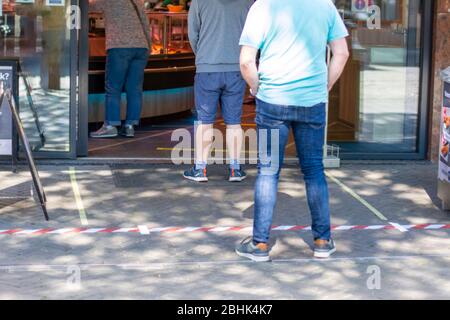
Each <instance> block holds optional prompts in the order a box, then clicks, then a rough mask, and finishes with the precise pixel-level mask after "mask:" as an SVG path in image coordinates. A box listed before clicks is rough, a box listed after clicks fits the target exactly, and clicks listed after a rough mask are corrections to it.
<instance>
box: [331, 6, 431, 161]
mask: <svg viewBox="0 0 450 320" xmlns="http://www.w3.org/2000/svg"><path fill="white" fill-rule="evenodd" d="M334 2H335V5H336V7H337V8H338V10H339V12H340V13H341V15H342V17H343V19H344V21H345V24H346V26H347V28H348V29H349V33H350V37H349V38H348V42H349V47H350V48H351V57H350V59H349V62H348V64H347V66H346V69H345V71H344V73H343V75H342V78H341V80H340V81H339V83H338V84H337V85H336V87H335V88H334V90H333V91H332V92H331V95H330V107H329V110H330V116H329V128H328V131H329V135H328V136H329V142H330V144H336V145H339V146H340V148H341V155H343V157H344V158H345V157H347V158H351V157H352V155H353V157H356V158H361V155H364V154H366V155H368V157H370V158H372V159H374V158H376V157H377V155H379V157H380V158H387V157H388V155H391V157H392V158H395V157H396V155H397V157H405V158H407V157H408V154H410V155H412V157H417V156H418V153H421V152H424V148H423V137H421V136H420V132H421V126H423V123H421V121H422V119H421V114H423V113H422V112H421V110H423V109H422V108H423V107H424V106H423V105H422V104H423V103H422V101H421V94H422V91H421V90H422V86H423V85H424V83H425V85H424V86H426V87H427V84H426V82H422V79H423V78H424V77H423V74H424V72H427V70H426V68H427V67H426V65H425V64H423V63H422V61H424V55H423V53H424V52H426V50H423V49H424V47H425V48H426V44H425V43H424V39H423V37H422V35H423V34H424V33H423V28H424V20H425V19H424V15H425V14H424V1H421V0H336V1H334ZM430 10H431V9H430ZM425 108H426V105H425ZM420 139H422V140H420ZM421 143H422V145H421ZM355 155H356V156H355Z"/></svg>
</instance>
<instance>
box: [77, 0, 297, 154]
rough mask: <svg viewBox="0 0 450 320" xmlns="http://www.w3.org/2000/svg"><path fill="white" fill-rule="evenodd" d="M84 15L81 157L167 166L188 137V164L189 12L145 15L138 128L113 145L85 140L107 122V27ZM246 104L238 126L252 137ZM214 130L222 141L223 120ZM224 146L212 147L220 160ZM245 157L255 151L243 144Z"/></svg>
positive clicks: (251, 113) (96, 15) (99, 17)
mask: <svg viewBox="0 0 450 320" xmlns="http://www.w3.org/2000/svg"><path fill="white" fill-rule="evenodd" d="M83 6H84V7H83ZM82 12H84V13H83V14H84V16H83V21H84V23H82V25H83V28H84V29H83V30H82V32H81V34H82V37H83V39H84V40H82V41H81V46H80V48H81V50H82V51H83V53H82V56H84V59H82V61H81V62H80V67H81V68H82V69H83V70H84V71H83V70H82V71H81V73H80V86H82V87H84V89H83V88H82V90H81V92H82V95H81V102H82V103H81V104H80V105H81V110H80V111H81V112H80V126H79V130H80V142H81V143H80V144H81V148H80V150H79V151H80V155H81V156H87V157H89V158H100V159H105V158H114V159H145V160H158V161H166V160H168V161H170V160H171V159H172V158H173V153H174V152H175V153H176V154H179V152H177V146H178V145H179V142H180V139H181V138H180V136H181V135H182V136H184V137H186V134H188V136H189V138H190V147H188V148H186V145H184V149H183V152H184V153H183V158H188V159H192V158H193V156H194V139H193V137H194V125H195V119H196V115H195V108H194V87H193V86H194V77H195V70H196V68H195V56H194V54H193V52H192V49H191V47H190V44H189V39H188V30H187V16H188V14H187V12H182V13H171V12H165V11H156V10H154V9H151V8H149V9H148V10H147V17H148V20H149V24H150V28H151V36H152V52H151V56H150V58H149V61H148V64H147V67H146V69H145V80H144V103H143V110H142V114H141V123H140V125H139V126H138V127H137V128H136V135H135V137H134V138H125V137H118V138H114V139H93V138H90V137H89V135H88V133H89V132H93V131H95V130H97V129H99V128H100V127H101V126H102V124H103V120H104V116H105V89H104V84H105V64H106V50H105V26H104V18H103V14H102V13H101V12H92V11H91V12H89V13H87V12H88V10H87V1H84V2H83V3H82ZM84 26H87V27H84ZM85 75H87V76H85ZM247 96H248V95H247ZM83 99H84V100H83ZM246 100H247V101H245V102H246V104H244V106H243V110H244V112H243V113H244V114H243V124H242V126H243V129H244V130H245V131H246V132H247V135H248V136H255V132H256V125H255V123H254V118H255V103H254V100H252V99H246ZM121 116H122V120H124V119H125V116H126V95H125V94H123V96H122V106H121ZM215 129H217V130H219V131H220V132H221V133H222V137H225V136H226V126H225V123H224V121H223V118H222V117H221V115H219V116H218V119H217V121H216V124H215ZM83 141H84V142H83ZM223 142H224V143H223V146H217V145H215V147H216V149H217V150H218V154H219V153H220V155H219V158H224V157H226V152H225V150H224V149H226V147H225V141H223ZM291 147H292V146H290V148H291ZM292 150H295V148H292ZM244 152H245V155H246V158H255V157H256V146H255V145H254V144H253V145H252V144H250V143H247V145H246V148H245V151H244ZM187 153H188V154H187ZM213 154H214V151H213ZM216 156H217V155H216ZM186 160H187V159H186Z"/></svg>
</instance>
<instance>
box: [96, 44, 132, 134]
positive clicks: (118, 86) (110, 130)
mask: <svg viewBox="0 0 450 320" xmlns="http://www.w3.org/2000/svg"><path fill="white" fill-rule="evenodd" d="M130 60H131V59H130V54H129V51H128V49H122V48H117V49H109V50H108V55H107V58H106V75H105V91H106V99H105V124H104V125H103V127H102V128H101V129H100V130H98V131H96V132H93V133H91V137H92V138H113V137H116V136H117V135H118V130H117V128H116V127H117V126H120V125H121V121H120V101H121V95H122V90H123V86H124V83H125V79H126V76H127V73H128V66H129V62H130Z"/></svg>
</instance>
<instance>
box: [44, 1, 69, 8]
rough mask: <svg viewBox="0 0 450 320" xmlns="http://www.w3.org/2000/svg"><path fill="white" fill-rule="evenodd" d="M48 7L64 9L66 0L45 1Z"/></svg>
mask: <svg viewBox="0 0 450 320" xmlns="http://www.w3.org/2000/svg"><path fill="white" fill-rule="evenodd" d="M46 4H47V5H48V6H54V7H64V6H65V5H66V0H46Z"/></svg>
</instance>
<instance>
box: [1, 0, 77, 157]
mask: <svg viewBox="0 0 450 320" xmlns="http://www.w3.org/2000/svg"><path fill="white" fill-rule="evenodd" d="M65 2H66V6H68V5H69V3H70V1H65ZM65 14H66V7H62V6H61V7H58V6H52V7H49V6H47V5H46V1H45V0H36V1H35V3H29V4H25V3H16V1H12V0H10V1H8V0H5V1H3V15H2V16H1V17H0V26H1V27H0V45H1V53H0V56H2V57H17V58H19V59H20V65H21V69H22V72H23V74H24V75H25V76H26V79H27V81H28V84H29V88H32V92H31V93H32V94H31V99H32V101H30V97H29V96H27V86H26V85H25V82H24V80H23V79H20V81H19V92H20V94H19V106H20V116H21V118H22V121H23V123H24V126H25V129H26V132H27V134H28V136H29V138H30V142H31V144H32V146H33V148H34V149H35V150H40V151H64V152H67V151H69V150H70V143H69V142H70V139H69V137H70V134H69V132H70V130H69V124H70V123H69V122H70V32H69V30H67V28H66V18H65ZM30 103H32V104H33V105H34V106H35V109H36V111H37V112H36V113H33V112H32V109H31V108H30ZM35 114H37V115H38V117H39V122H40V123H41V124H42V127H43V131H44V135H45V143H42V139H40V138H39V132H38V127H37V125H36V117H35Z"/></svg>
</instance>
